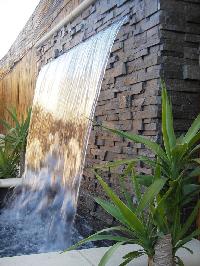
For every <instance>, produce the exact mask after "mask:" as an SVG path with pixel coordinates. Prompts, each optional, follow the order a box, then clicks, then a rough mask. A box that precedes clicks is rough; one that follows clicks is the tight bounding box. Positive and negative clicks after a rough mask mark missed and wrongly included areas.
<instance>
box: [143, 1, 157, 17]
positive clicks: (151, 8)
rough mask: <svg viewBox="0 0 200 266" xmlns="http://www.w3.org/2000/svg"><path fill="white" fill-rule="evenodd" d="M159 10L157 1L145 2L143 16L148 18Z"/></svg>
mask: <svg viewBox="0 0 200 266" xmlns="http://www.w3.org/2000/svg"><path fill="white" fill-rule="evenodd" d="M158 8H159V1H158V0H145V16H146V17H148V16H150V15H152V14H153V13H155V12H157V11H158Z"/></svg>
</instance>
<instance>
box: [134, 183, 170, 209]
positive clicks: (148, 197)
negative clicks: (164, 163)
mask: <svg viewBox="0 0 200 266" xmlns="http://www.w3.org/2000/svg"><path fill="white" fill-rule="evenodd" d="M165 183H166V179H164V178H162V179H157V180H155V181H154V183H153V184H152V185H151V186H150V187H148V189H147V191H146V192H145V193H144V195H143V197H142V198H141V201H140V202H139V204H138V207H137V213H140V212H142V211H143V210H144V209H145V208H146V207H147V206H148V205H150V204H151V202H152V201H153V200H154V199H155V197H156V196H157V195H158V193H159V192H160V190H161V189H162V188H163V186H164V185H165Z"/></svg>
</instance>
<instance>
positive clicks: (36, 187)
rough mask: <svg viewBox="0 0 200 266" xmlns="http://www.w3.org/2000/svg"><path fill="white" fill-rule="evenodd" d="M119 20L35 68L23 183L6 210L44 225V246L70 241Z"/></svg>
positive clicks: (59, 246)
mask: <svg viewBox="0 0 200 266" xmlns="http://www.w3.org/2000/svg"><path fill="white" fill-rule="evenodd" d="M123 23H124V20H121V21H119V22H117V23H115V24H113V25H112V26H110V27H109V28H108V29H106V30H104V31H102V32H100V33H98V34H96V35H95V36H94V37H92V38H90V39H89V40H87V41H85V42H83V43H81V44H79V45H77V46H76V47H74V48H73V49H71V50H70V51H69V52H67V53H66V54H63V55H62V56H60V57H59V58H57V59H55V60H54V61H52V62H50V63H49V64H47V65H45V66H44V67H43V68H42V69H41V71H40V73H39V76H38V79H37V84H36V90H35V96H34V101H33V107H32V117H31V122H30V129H29V135H28V143H27V150H26V161H25V173H24V177H23V185H22V187H20V188H17V190H18V191H16V193H15V195H17V196H16V198H17V200H15V201H14V203H13V204H12V206H11V208H10V210H11V211H10V215H12V214H13V210H14V211H15V212H16V214H17V219H18V221H20V223H22V227H24V228H27V225H28V226H29V224H30V227H33V228H35V229H37V227H38V228H39V227H41V228H42V227H43V230H42V231H41V233H42V234H43V236H42V239H43V241H41V242H43V243H41V246H43V248H45V249H46V250H52V249H63V248H66V246H67V245H69V244H70V232H71V226H72V222H73V219H74V216H75V212H76V205H77V196H78V190H79V185H80V180H81V176H82V170H83V165H84V160H85V154H86V147H87V143H88V138H89V134H90V130H91V119H92V118H93V115H94V110H95V106H96V102H97V99H98V95H99V93H100V88H101V83H102V79H103V75H104V72H105V68H106V64H107V61H108V58H109V55H110V51H111V48H112V45H113V42H114V39H115V36H116V34H117V32H118V30H119V28H120V26H121V25H122V24H123ZM23 219H24V221H25V223H26V224H24V222H23ZM32 230H33V229H32Z"/></svg>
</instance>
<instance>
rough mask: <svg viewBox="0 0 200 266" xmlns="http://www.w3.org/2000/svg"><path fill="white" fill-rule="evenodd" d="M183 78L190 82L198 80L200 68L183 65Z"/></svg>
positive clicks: (199, 78)
mask: <svg viewBox="0 0 200 266" xmlns="http://www.w3.org/2000/svg"><path fill="white" fill-rule="evenodd" d="M183 78H184V79H191V80H200V67H199V66H193V65H185V66H184V67H183Z"/></svg>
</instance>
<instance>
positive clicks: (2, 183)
mask: <svg viewBox="0 0 200 266" xmlns="http://www.w3.org/2000/svg"><path fill="white" fill-rule="evenodd" d="M21 184H22V178H5V179H0V188H11V187H16V186H18V185H21Z"/></svg>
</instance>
